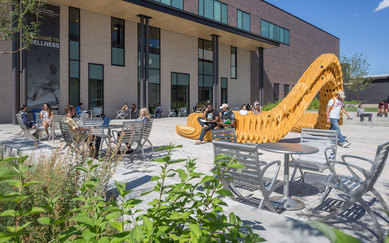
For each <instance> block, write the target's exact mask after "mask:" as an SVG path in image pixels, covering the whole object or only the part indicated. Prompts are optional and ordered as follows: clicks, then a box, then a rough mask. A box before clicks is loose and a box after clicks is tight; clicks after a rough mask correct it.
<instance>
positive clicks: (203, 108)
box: [200, 104, 206, 112]
mask: <svg viewBox="0 0 389 243" xmlns="http://www.w3.org/2000/svg"><path fill="white" fill-rule="evenodd" d="M205 109H206V107H205V105H204V104H202V105H201V108H200V111H201V112H204V111H205Z"/></svg>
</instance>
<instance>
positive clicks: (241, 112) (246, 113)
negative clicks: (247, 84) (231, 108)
mask: <svg viewBox="0 0 389 243" xmlns="http://www.w3.org/2000/svg"><path fill="white" fill-rule="evenodd" d="M239 114H240V115H243V116H245V115H248V114H249V112H248V110H247V106H246V105H242V109H241V110H240V111H239Z"/></svg>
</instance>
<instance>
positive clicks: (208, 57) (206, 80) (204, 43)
mask: <svg viewBox="0 0 389 243" xmlns="http://www.w3.org/2000/svg"><path fill="white" fill-rule="evenodd" d="M212 58H213V51H212V41H208V40H203V39H199V96H198V98H199V104H204V103H207V101H212V99H213V96H212V95H213V61H212Z"/></svg>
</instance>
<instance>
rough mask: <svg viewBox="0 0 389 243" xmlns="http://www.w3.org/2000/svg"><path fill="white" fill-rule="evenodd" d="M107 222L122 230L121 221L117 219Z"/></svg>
mask: <svg viewBox="0 0 389 243" xmlns="http://www.w3.org/2000/svg"><path fill="white" fill-rule="evenodd" d="M109 224H110V225H111V226H112V227H114V228H115V229H117V230H118V231H120V232H122V231H123V223H122V222H119V221H110V222H109Z"/></svg>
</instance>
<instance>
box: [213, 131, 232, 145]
mask: <svg viewBox="0 0 389 243" xmlns="http://www.w3.org/2000/svg"><path fill="white" fill-rule="evenodd" d="M211 133H212V141H225V142H231V143H236V133H235V129H234V128H228V129H212V130H211Z"/></svg>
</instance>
